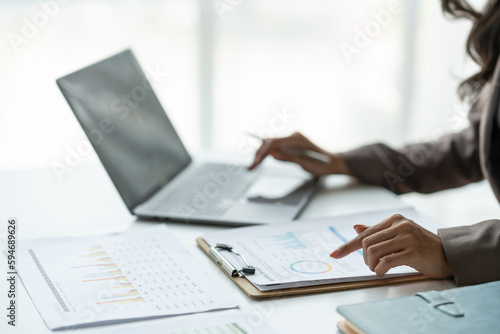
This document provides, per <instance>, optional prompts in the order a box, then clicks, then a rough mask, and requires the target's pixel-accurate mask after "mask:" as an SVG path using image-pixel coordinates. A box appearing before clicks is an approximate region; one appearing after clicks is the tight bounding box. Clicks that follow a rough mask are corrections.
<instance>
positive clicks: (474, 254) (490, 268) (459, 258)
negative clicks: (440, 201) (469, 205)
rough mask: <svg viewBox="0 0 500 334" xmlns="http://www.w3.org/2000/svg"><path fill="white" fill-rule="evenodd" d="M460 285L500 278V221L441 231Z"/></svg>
mask: <svg viewBox="0 0 500 334" xmlns="http://www.w3.org/2000/svg"><path fill="white" fill-rule="evenodd" d="M438 234H439V236H440V237H441V242H442V244H443V249H444V252H445V254H446V258H447V259H448V263H449V264H450V266H451V270H452V272H453V275H454V277H455V282H456V284H457V285H458V286H461V285H469V284H479V283H485V282H491V281H497V280H500V220H487V221H484V222H482V223H479V224H476V225H472V226H461V227H452V228H446V229H441V230H439V231H438Z"/></svg>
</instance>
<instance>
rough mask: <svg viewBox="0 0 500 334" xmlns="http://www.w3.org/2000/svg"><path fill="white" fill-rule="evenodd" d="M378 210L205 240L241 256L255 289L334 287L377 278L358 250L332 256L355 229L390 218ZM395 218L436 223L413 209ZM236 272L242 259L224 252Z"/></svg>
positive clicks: (399, 271)
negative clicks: (250, 269) (252, 270)
mask: <svg viewBox="0 0 500 334" xmlns="http://www.w3.org/2000/svg"><path fill="white" fill-rule="evenodd" d="M394 213H396V212H394V210H391V211H385V210H384V211H376V212H369V213H361V214H354V215H348V216H339V217H331V218H321V219H314V220H304V221H295V222H291V223H285V224H274V225H268V226H258V227H246V228H238V229H233V230H226V231H222V232H214V233H210V234H207V235H205V236H203V238H204V239H205V241H206V242H207V243H208V244H209V245H215V244H217V243H225V244H229V245H230V246H233V247H234V250H235V251H236V252H239V253H241V254H243V255H244V256H245V258H246V260H247V261H248V262H249V263H250V264H251V265H253V266H254V267H256V269H257V270H256V273H255V274H254V275H246V278H247V279H248V280H249V281H250V282H252V283H253V284H254V285H255V286H256V287H257V288H258V289H259V290H261V291H267V290H275V289H284V288H290V287H301V286H310V285H320V284H328V283H336V282H348V281H361V280H370V279H377V278H378V277H377V276H376V275H375V273H373V272H372V271H370V269H369V268H368V267H367V265H366V264H365V263H364V260H363V253H362V251H361V250H359V251H357V252H354V253H352V254H350V255H349V256H347V257H345V258H343V259H340V260H336V259H333V258H331V257H330V253H331V252H332V251H333V250H335V249H336V248H337V247H338V246H340V245H341V244H343V243H345V242H347V241H348V240H351V239H352V238H354V237H355V236H356V232H355V231H354V229H353V226H354V225H356V224H365V225H374V224H377V223H379V222H381V221H382V220H383V219H385V218H388V217H390V216H391V215H392V214H394ZM397 213H401V214H403V215H404V216H405V217H407V218H409V219H413V220H414V221H416V222H418V223H419V224H420V225H422V226H424V227H425V228H427V229H428V230H431V231H433V232H435V231H436V228H435V226H436V225H435V224H434V223H432V222H430V220H429V219H424V218H422V217H421V216H420V215H419V214H417V213H416V212H415V210H413V209H411V208H407V209H401V210H399V211H398V212H397ZM222 254H223V255H224V256H225V257H226V259H228V260H229V261H230V262H231V263H233V265H234V266H235V267H238V266H240V267H241V266H242V264H241V260H240V259H239V258H238V257H236V256H234V255H232V254H231V253H229V252H224V253H222ZM417 273H418V272H417V271H416V270H414V269H412V268H410V267H406V266H401V267H396V268H393V269H391V270H390V271H389V272H388V273H387V275H386V276H385V277H391V276H400V275H412V274H417Z"/></svg>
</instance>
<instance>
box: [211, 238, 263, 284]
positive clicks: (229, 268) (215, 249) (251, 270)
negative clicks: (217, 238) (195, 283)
mask: <svg viewBox="0 0 500 334" xmlns="http://www.w3.org/2000/svg"><path fill="white" fill-rule="evenodd" d="M219 250H225V251H228V252H230V253H233V254H234V255H236V256H239V257H240V258H241V259H242V260H243V262H244V263H245V265H246V266H245V267H242V268H241V269H239V270H238V269H236V267H235V266H233V265H232V264H231V262H229V261H228V260H227V259H226V258H225V257H224V256H223V255H222V254H221V253H220V252H219ZM210 256H211V257H212V258H213V259H214V260H215V261H216V262H217V263H218V264H219V265H220V266H221V267H222V268H223V269H224V270H225V271H226V272H227V273H228V274H229V275H231V276H232V277H242V276H243V274H249V275H251V274H255V267H254V266H252V265H250V264H249V263H248V262H247V260H246V259H245V257H244V256H243V255H241V254H240V253H237V252H235V251H234V250H233V247H232V246H229V245H227V244H216V245H215V246H212V247H210Z"/></svg>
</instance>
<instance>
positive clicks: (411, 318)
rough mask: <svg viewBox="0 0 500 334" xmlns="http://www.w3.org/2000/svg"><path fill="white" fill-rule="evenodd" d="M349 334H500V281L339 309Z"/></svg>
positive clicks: (340, 326)
mask: <svg viewBox="0 0 500 334" xmlns="http://www.w3.org/2000/svg"><path fill="white" fill-rule="evenodd" d="M337 311H338V312H339V313H340V314H341V315H343V316H344V317H345V318H346V320H345V322H344V323H342V322H341V323H339V329H340V330H341V331H343V332H345V333H367V334H372V333H373V334H375V333H377V334H378V333H380V334H382V333H383V334H390V333H397V334H402V333H408V334H409V333H426V334H428V333H439V334H442V333H500V281H497V282H492V283H486V284H480V285H474V286H468V287H462V288H455V289H450V290H444V291H439V292H438V291H426V292H419V293H417V294H415V295H412V296H409V297H403V298H395V299H387V300H380V301H375V302H369V303H362V304H354V305H345V306H339V307H338V308H337Z"/></svg>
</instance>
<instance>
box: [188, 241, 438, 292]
mask: <svg viewBox="0 0 500 334" xmlns="http://www.w3.org/2000/svg"><path fill="white" fill-rule="evenodd" d="M196 242H197V243H198V246H200V248H201V249H202V250H203V251H204V252H205V253H206V254H207V256H208V257H209V258H210V259H212V261H213V262H214V263H215V264H216V265H217V266H219V268H220V269H221V270H222V271H223V272H224V273H225V274H226V275H227V276H228V277H229V278H230V279H231V280H232V281H233V282H234V283H235V284H236V285H237V286H239V287H240V289H241V290H243V291H244V292H245V293H246V294H247V295H248V296H249V297H251V298H256V299H258V298H271V297H281V296H292V295H302V294H307V293H318V292H328V291H340V290H348V289H358V288H368V287H374V286H381V285H389V284H398V283H409V282H417V281H424V280H429V279H430V278H429V277H427V276H424V275H411V276H402V277H391V278H385V279H378V280H371V281H358V282H341V283H332V284H325V285H315V286H304V287H300V288H288V289H279V290H271V291H260V290H259V289H257V288H256V287H255V285H253V284H252V283H251V282H250V281H249V280H248V279H246V278H245V277H232V276H231V275H229V274H228V273H227V272H226V271H225V270H224V269H222V267H221V265H220V264H218V263H217V262H216V261H215V260H214V258H212V257H211V256H210V253H209V252H210V245H209V244H208V243H207V242H206V241H205V240H204V239H203V238H197V239H196Z"/></svg>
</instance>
